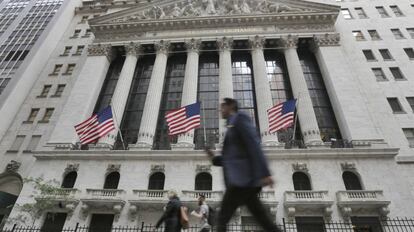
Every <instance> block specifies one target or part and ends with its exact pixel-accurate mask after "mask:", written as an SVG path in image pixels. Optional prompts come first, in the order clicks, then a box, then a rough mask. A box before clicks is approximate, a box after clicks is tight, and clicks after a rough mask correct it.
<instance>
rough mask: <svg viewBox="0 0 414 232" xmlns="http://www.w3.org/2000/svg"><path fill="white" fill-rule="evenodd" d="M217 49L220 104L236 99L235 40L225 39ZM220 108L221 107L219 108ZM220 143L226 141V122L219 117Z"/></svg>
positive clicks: (220, 40) (218, 43) (221, 40)
mask: <svg viewBox="0 0 414 232" xmlns="http://www.w3.org/2000/svg"><path fill="white" fill-rule="evenodd" d="M217 47H218V49H219V54H220V57H219V62H220V63H219V69H220V70H219V71H220V74H219V102H221V101H222V100H223V98H226V97H228V98H234V94H233V74H232V64H231V49H232V47H233V39H232V38H227V37H224V38H222V39H219V40H217ZM219 107H220V106H219ZM219 117H220V119H219V134H220V139H219V143H220V144H222V143H223V140H224V134H225V132H226V120H224V119H221V115H220V116H219Z"/></svg>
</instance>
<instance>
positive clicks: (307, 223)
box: [295, 217, 326, 232]
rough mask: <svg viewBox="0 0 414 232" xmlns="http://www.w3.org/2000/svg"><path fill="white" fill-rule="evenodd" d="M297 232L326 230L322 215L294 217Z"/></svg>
mask: <svg viewBox="0 0 414 232" xmlns="http://www.w3.org/2000/svg"><path fill="white" fill-rule="evenodd" d="M295 221H296V229H297V232H321V231H326V228H325V220H324V219H323V217H295Z"/></svg>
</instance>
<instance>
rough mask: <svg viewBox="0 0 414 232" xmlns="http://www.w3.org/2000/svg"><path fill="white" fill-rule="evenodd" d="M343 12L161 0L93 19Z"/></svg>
mask: <svg viewBox="0 0 414 232" xmlns="http://www.w3.org/2000/svg"><path fill="white" fill-rule="evenodd" d="M327 12H331V13H332V12H339V7H338V6H333V5H328V4H321V3H314V2H308V1H303V0H178V1H177V0H167V1H165V0H158V1H153V2H149V3H146V4H143V5H140V6H137V7H133V8H130V9H127V10H122V11H119V12H115V13H111V14H108V15H104V16H101V17H98V18H96V19H93V20H91V22H90V23H91V25H108V24H117V23H134V22H150V21H158V22H166V21H171V20H179V19H195V18H196V19H197V18H199V19H206V18H213V19H214V18H216V17H243V16H252V15H256V16H258V15H292V14H294V15H306V14H312V13H327Z"/></svg>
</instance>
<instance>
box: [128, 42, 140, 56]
mask: <svg viewBox="0 0 414 232" xmlns="http://www.w3.org/2000/svg"><path fill="white" fill-rule="evenodd" d="M124 47H125V52H126V54H127V55H132V56H139V55H140V54H142V46H141V44H139V43H133V42H131V43H129V44H127V45H125V46H124Z"/></svg>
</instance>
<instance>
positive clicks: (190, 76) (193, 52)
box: [173, 39, 201, 149]
mask: <svg viewBox="0 0 414 232" xmlns="http://www.w3.org/2000/svg"><path fill="white" fill-rule="evenodd" d="M185 46H186V48H187V64H186V65H185V76H184V86H183V95H182V99H181V106H186V105H190V104H193V103H196V102H197V89H198V60H199V50H200V46H201V40H196V39H191V40H190V41H186V42H185ZM175 148H177V149H193V148H194V130H191V131H190V132H188V133H186V134H183V135H180V136H179V137H178V141H177V144H174V145H173V149H175Z"/></svg>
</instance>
